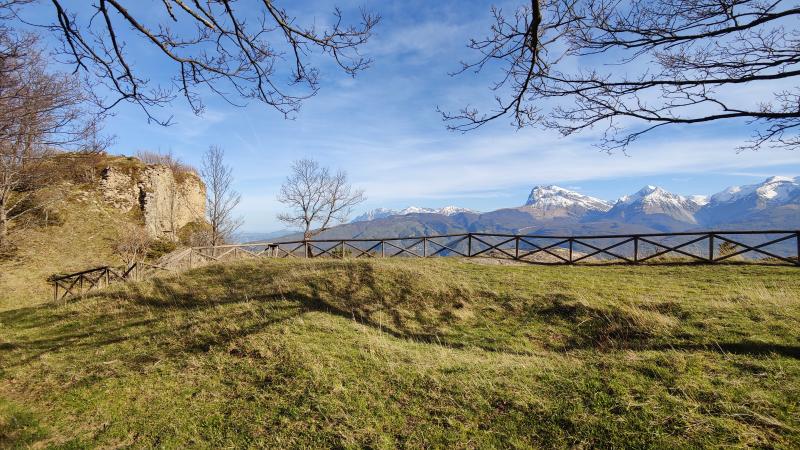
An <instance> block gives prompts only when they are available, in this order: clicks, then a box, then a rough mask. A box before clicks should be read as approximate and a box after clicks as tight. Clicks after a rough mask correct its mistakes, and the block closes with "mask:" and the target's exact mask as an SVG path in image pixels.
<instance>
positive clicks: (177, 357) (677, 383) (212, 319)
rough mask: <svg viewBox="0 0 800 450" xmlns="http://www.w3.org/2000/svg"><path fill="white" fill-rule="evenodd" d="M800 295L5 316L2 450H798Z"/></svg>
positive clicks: (336, 293) (607, 291)
mask: <svg viewBox="0 0 800 450" xmlns="http://www.w3.org/2000/svg"><path fill="white" fill-rule="evenodd" d="M799 274H800V272H798V269H797V268H793V267H754V266H718V267H708V266H705V267H704V266H661V267H628V266H611V267H527V266H521V267H518V266H502V267H500V266H483V265H477V264H473V263H470V262H462V261H459V260H444V259H442V260H431V261H420V260H414V261H413V264H412V261H408V260H407V261H403V260H385V261H311V262H308V261H257V262H249V263H238V264H231V265H227V266H211V267H207V268H203V269H199V270H195V271H193V272H189V273H185V274H182V275H179V276H175V277H173V278H165V279H155V280H151V281H149V282H146V283H140V284H132V285H127V286H119V287H118V288H116V289H115V290H110V291H106V292H104V293H102V294H96V295H93V296H89V297H87V298H84V299H82V300H77V301H74V302H70V303H68V304H66V305H42V306H38V307H31V308H23V309H17V310H14V311H7V312H3V313H0V399H2V400H0V447H2V446H13V445H27V444H36V445H62V444H63V445H67V446H75V447H82V446H107V447H111V446H124V445H134V446H136V447H150V446H154V447H155V446H164V447H179V446H186V445H194V446H203V447H215V448H220V447H223V446H236V447H243V446H264V445H269V446H276V447H282V446H290V445H292V446H300V445H302V446H310V447H320V446H353V447H355V446H366V445H369V446H377V447H394V446H410V447H420V446H422V445H423V444H425V443H427V444H432V445H434V446H444V445H448V446H450V445H452V446H455V447H489V446H498V447H499V446H503V447H506V446H520V447H526V446H531V445H533V446H540V445H546V446H553V445H555V446H561V445H564V446H604V447H605V446H612V445H613V446H659V447H676V448H680V447H686V446H703V445H715V446H716V445H734V446H746V445H753V446H763V445H772V446H778V447H786V448H791V447H795V448H796V447H798V446H800V418H799V417H800V339H799V337H800V325H799V324H798V322H797V318H798V317H800V284H799V283H797V279H798V275H799Z"/></svg>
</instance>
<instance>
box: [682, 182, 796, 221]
mask: <svg viewBox="0 0 800 450" xmlns="http://www.w3.org/2000/svg"><path fill="white" fill-rule="evenodd" d="M798 208H800V177H798V178H790V177H770V178H767V179H766V180H764V181H763V182H762V183H758V184H750V185H746V186H731V187H729V188H727V189H725V190H724V191H722V192H718V193H716V194H714V195H712V196H711V200H710V201H709V203H708V205H706V206H705V207H703V209H701V210H700V211H699V212H698V214H697V217H698V219H699V220H701V221H702V222H703V223H705V224H707V225H709V226H718V225H725V224H730V223H734V224H742V225H745V224H746V225H750V226H753V225H754V224H758V225H759V227H769V226H778V227H780V226H785V225H788V226H797V224H800V213H798V212H797V211H798Z"/></svg>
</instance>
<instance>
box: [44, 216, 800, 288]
mask: <svg viewBox="0 0 800 450" xmlns="http://www.w3.org/2000/svg"><path fill="white" fill-rule="evenodd" d="M444 256H460V257H464V258H475V257H489V258H496V259H505V260H511V261H518V262H523V263H530V264H581V263H586V264H610V263H625V264H644V263H648V264H658V263H664V262H667V263H676V262H684V263H685V262H692V263H699V264H715V263H721V262H725V261H731V260H733V259H734V258H736V259H738V260H740V261H743V262H748V263H752V264H790V265H794V266H798V267H800V230H765V231H749V230H748V231H701V232H679V233H640V234H605V235H586V236H554V235H516V234H502V233H461V234H444V235H435V236H412V237H398V238H354V239H312V240H297V241H283V242H256V243H246V244H230V245H220V246H216V247H193V248H188V249H184V250H181V251H179V252H176V253H174V254H172V255H169V256H168V257H167V258H166V259H164V260H162V261H160V263H159V264H148V263H144V262H139V263H135V264H133V265H131V266H130V267H127V268H123V269H115V268H112V267H109V266H103V267H96V268H93V269H89V270H84V271H82V272H76V273H72V274H69V275H57V276H52V277H50V278H49V281H50V282H51V283H52V284H53V298H54V299H55V300H59V299H64V298H66V297H69V296H74V295H81V294H83V293H85V292H89V291H91V290H93V289H99V288H101V287H105V286H108V285H109V284H111V283H113V282H116V281H127V280H131V279H135V280H141V279H144V278H148V277H150V276H152V275H154V274H157V273H160V272H165V271H180V270H186V269H191V268H195V267H199V266H203V265H207V264H211V263H217V262H224V261H230V260H238V259H246V258H263V257H266V258H392V257H407V258H433V257H444ZM747 258H749V259H747Z"/></svg>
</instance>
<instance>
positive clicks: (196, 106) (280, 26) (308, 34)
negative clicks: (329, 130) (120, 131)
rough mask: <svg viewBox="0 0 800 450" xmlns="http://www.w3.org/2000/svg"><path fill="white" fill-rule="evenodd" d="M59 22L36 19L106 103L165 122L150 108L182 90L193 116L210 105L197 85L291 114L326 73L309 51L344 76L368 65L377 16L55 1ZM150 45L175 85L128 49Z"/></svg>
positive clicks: (229, 2)
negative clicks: (322, 19) (366, 48)
mask: <svg viewBox="0 0 800 450" xmlns="http://www.w3.org/2000/svg"><path fill="white" fill-rule="evenodd" d="M31 3H36V2H34V0H5V1H0V16H6V17H13V18H16V19H18V20H22V21H24V20H25V19H24V16H25V14H24V13H25V6H27V5H28V4H31ZM47 3H49V4H51V6H52V8H53V9H52V16H51V17H52V18H53V20H52V22H51V23H45V24H38V25H40V26H43V27H45V28H46V29H48V30H50V31H51V32H52V33H54V34H56V35H58V36H59V37H60V40H61V48H60V51H61V54H62V55H64V56H65V57H66V62H67V63H69V64H72V65H73V66H74V67H75V69H76V71H79V72H82V73H84V74H86V75H88V76H89V77H91V78H92V79H93V80H95V81H96V82H98V83H100V84H102V85H103V86H105V87H106V88H108V90H110V92H112V93H113V96H112V98H110V99H108V101H106V102H105V103H104V104H105V106H106V107H108V108H112V107H113V106H115V105H116V104H118V103H120V102H123V101H127V102H132V103H134V104H136V105H138V106H140V107H141V109H142V110H143V111H144V113H145V114H146V115H147V117H148V119H149V120H154V121H156V122H158V123H161V124H168V123H170V120H171V118H166V119H165V118H158V117H156V115H154V112H153V109H154V108H155V107H158V106H163V105H165V104H167V103H169V102H170V101H172V100H173V99H174V98H175V97H176V96H182V97H184V98H185V99H186V101H188V103H189V105H190V106H191V108H192V109H193V110H194V111H195V113H200V112H201V111H202V110H203V102H202V101H201V98H200V97H201V96H200V92H202V91H206V90H207V91H210V92H214V93H216V94H218V95H220V96H222V97H223V98H224V99H225V100H227V101H228V102H230V103H231V104H236V105H240V104H242V103H243V102H246V101H248V100H257V101H260V102H263V103H266V104H267V105H270V106H271V107H273V108H275V109H277V110H278V111H280V112H281V113H283V114H284V115H291V114H293V113H294V112H296V111H297V110H298V108H299V107H300V104H301V102H302V101H303V100H304V99H307V98H309V97H311V96H313V95H314V94H315V93H316V92H317V90H318V89H319V70H318V68H317V67H316V66H315V65H314V63H313V62H312V59H313V58H314V57H313V56H312V53H314V52H318V53H321V54H324V55H327V56H329V57H330V58H331V59H332V60H333V61H334V62H335V63H336V64H337V65H338V66H339V67H340V68H341V69H342V70H344V71H345V72H346V73H347V74H350V75H355V74H356V73H357V72H359V71H361V70H362V69H364V68H366V67H367V66H368V65H369V64H370V60H369V59H368V58H365V57H363V56H362V55H361V54H359V51H358V50H359V48H360V47H362V45H363V44H364V43H365V42H366V41H367V40H368V39H369V37H370V36H371V34H372V31H373V28H374V27H375V25H376V24H377V23H378V21H379V17H378V16H377V15H374V14H370V13H368V12H366V11H364V10H362V12H361V17H360V21H359V22H358V23H356V24H347V23H345V21H344V18H343V15H342V12H341V11H340V10H339V9H338V8H336V9H334V11H333V17H332V19H333V20H332V21H331V25H330V26H327V27H319V26H317V25H315V24H314V23H313V21H311V20H308V22H311V23H310V24H307V25H304V24H302V23H301V20H298V19H297V18H296V17H295V16H293V15H292V14H290V13H289V12H288V11H287V10H285V9H284V8H281V7H280V6H278V5H277V4H276V2H275V1H273V0H249V1H235V0H208V1H199V0H160V1H156V0H151V1H136V2H134V1H125V0H98V1H94V2H80V3H81V4H82V6H83V7H84V8H88V9H89V10H90V11H89V12H87V13H86V14H85V15H84V14H80V13H79V12H77V11H78V10H79V8H73V7H72V5H70V4H69V2H66V1H63V0H50V1H49V2H47ZM140 44H144V45H149V46H150V47H151V49H152V55H153V56H154V57H156V58H158V59H157V60H158V61H159V62H160V63H161V64H162V66H163V67H167V66H168V65H170V66H171V67H172V68H173V76H172V81H171V82H170V83H168V84H166V85H165V84H163V83H158V82H153V81H152V79H151V78H152V77H153V75H154V74H147V73H145V71H143V70H142V69H141V68H140V67H137V66H136V65H135V64H134V63H133V61H132V58H131V57H130V55H129V53H128V49H127V47H130V46H136V45H140Z"/></svg>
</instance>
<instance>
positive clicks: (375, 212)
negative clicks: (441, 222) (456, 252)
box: [350, 205, 478, 223]
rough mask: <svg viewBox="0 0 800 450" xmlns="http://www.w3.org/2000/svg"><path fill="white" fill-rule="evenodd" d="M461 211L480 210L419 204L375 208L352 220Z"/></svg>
mask: <svg viewBox="0 0 800 450" xmlns="http://www.w3.org/2000/svg"><path fill="white" fill-rule="evenodd" d="M459 213H473V214H477V213H478V212H477V211H474V210H472V209H468V208H462V207H460V206H452V205H450V206H445V207H443V208H421V207H419V206H409V207H407V208H403V209H400V210H397V209H390V208H375V209H372V210H369V211H367V212H365V213H363V214H361V215H359V216H356V217H355V218H354V219H353V220H351V221H350V222H351V223H353V222H366V221H369V220H375V219H384V218H386V217H390V216H406V215H409V214H441V215H443V216H452V215H454V214H459Z"/></svg>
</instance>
